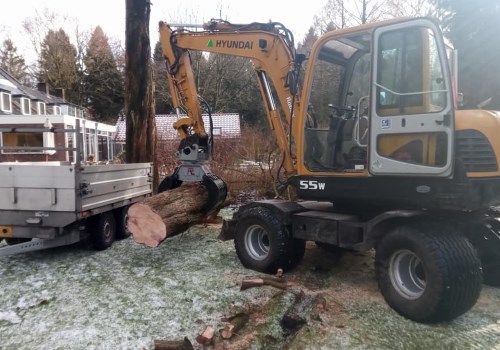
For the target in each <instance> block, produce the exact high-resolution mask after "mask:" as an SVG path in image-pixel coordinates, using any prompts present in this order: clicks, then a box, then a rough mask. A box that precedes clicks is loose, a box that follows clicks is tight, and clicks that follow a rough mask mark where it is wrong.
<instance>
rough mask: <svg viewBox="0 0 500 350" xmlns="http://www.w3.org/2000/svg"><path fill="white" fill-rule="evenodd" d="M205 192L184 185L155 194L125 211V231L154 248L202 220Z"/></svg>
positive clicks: (198, 185) (199, 187) (200, 186)
mask: <svg viewBox="0 0 500 350" xmlns="http://www.w3.org/2000/svg"><path fill="white" fill-rule="evenodd" d="M207 202H208V192H207V189H206V187H205V185H203V183H187V184H183V185H182V186H180V187H177V188H174V189H172V190H168V191H165V192H161V193H158V194H155V195H153V196H151V197H148V198H146V199H144V200H143V201H141V202H139V203H135V204H133V205H132V206H130V208H129V209H128V222H127V228H128V230H129V231H130V232H131V233H132V237H133V238H134V240H135V241H136V242H137V243H141V244H144V245H146V246H148V247H156V246H158V245H159V244H160V243H161V242H162V241H163V240H165V239H166V238H168V237H171V236H175V235H177V234H179V233H182V232H184V231H186V230H187V229H188V228H190V227H191V226H193V225H196V224H198V223H201V222H202V221H203V219H204V218H205V214H204V213H203V208H204V207H205V205H206V204H207Z"/></svg>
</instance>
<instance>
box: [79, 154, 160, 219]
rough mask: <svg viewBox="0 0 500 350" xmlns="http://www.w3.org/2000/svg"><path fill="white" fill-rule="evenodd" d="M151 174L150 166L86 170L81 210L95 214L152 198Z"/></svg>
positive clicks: (86, 168)
mask: <svg viewBox="0 0 500 350" xmlns="http://www.w3.org/2000/svg"><path fill="white" fill-rule="evenodd" d="M150 174H152V171H151V168H150V165H148V164H147V163H133V164H116V165H91V166H85V167H83V168H82V171H81V179H80V191H81V194H82V196H81V203H79V204H77V206H78V210H79V211H87V210H92V209H95V208H99V207H102V206H105V205H109V204H112V203H117V202H123V201H126V200H129V199H131V198H136V197H139V196H142V195H147V194H150V193H151V191H152V182H151V179H150V177H149V176H148V175H150Z"/></svg>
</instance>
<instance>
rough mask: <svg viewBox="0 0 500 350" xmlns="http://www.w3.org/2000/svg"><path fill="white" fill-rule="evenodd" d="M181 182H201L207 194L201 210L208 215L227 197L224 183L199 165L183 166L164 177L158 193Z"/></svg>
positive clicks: (170, 188) (175, 186)
mask: <svg viewBox="0 0 500 350" xmlns="http://www.w3.org/2000/svg"><path fill="white" fill-rule="evenodd" d="M183 182H203V185H204V186H205V188H206V189H207V192H208V201H207V203H206V205H205V206H204V207H203V208H202V213H203V214H205V215H210V214H212V213H213V212H215V211H216V210H218V209H219V208H220V207H221V206H222V205H223V204H224V202H225V200H226V197H227V186H226V183H225V182H224V181H223V180H222V179H221V178H220V177H218V176H217V175H214V174H212V173H211V172H210V171H208V168H207V167H206V166H204V165H200V164H183V165H181V166H179V167H177V168H176V169H175V170H174V173H173V174H172V175H170V176H167V177H165V178H164V179H163V180H162V182H161V183H160V185H159V187H158V193H160V192H164V191H168V190H172V189H174V188H177V187H179V186H181V185H182V183H183Z"/></svg>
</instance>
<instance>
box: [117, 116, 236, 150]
mask: <svg viewBox="0 0 500 350" xmlns="http://www.w3.org/2000/svg"><path fill="white" fill-rule="evenodd" d="M181 117H184V116H181ZM177 119H178V118H177V115H176V114H159V115H157V116H156V130H157V134H158V135H159V138H160V139H161V140H175V139H177V138H178V136H177V133H176V131H175V129H174V128H173V125H174V123H175V121H177ZM212 121H213V128H214V135H216V136H221V137H225V138H231V137H238V136H240V134H241V128H240V116H239V114H237V113H215V114H212ZM203 123H204V124H205V129H207V131H208V129H209V125H210V119H209V116H208V114H204V115H203ZM126 129H127V128H126V120H125V115H124V114H120V116H119V117H118V120H117V122H116V134H115V142H117V143H124V142H125V140H126Z"/></svg>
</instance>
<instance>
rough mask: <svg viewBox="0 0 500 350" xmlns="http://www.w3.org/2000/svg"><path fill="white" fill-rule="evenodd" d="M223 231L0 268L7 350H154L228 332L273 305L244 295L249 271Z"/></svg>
mask: <svg viewBox="0 0 500 350" xmlns="http://www.w3.org/2000/svg"><path fill="white" fill-rule="evenodd" d="M218 233H219V229H218V228H210V227H208V228H200V227H197V228H192V229H191V230H190V231H188V232H187V233H184V234H182V235H179V236H176V237H172V238H169V239H168V240H167V241H165V242H164V243H163V244H161V245H160V246H159V247H158V248H146V247H143V246H142V245H139V244H137V243H135V242H134V241H133V240H132V239H127V240H124V241H120V242H116V243H115V244H114V245H113V247H111V248H110V249H108V250H106V251H101V252H96V251H92V250H88V249H84V248H81V247H79V246H71V247H61V248H56V249H51V250H44V251H39V252H33V253H27V254H19V255H15V256H10V257H2V258H0V264H1V266H2V269H1V270H0V280H1V281H2V292H1V293H0V334H1V336H0V348H1V349H35V348H36V349H142V348H144V349H150V348H152V344H153V340H154V339H170V340H172V339H183V338H184V337H185V336H187V337H188V338H189V339H190V340H191V342H192V343H193V344H196V342H195V341H194V338H195V337H196V335H198V334H199V333H201V332H202V331H203V330H204V329H205V327H206V326H208V325H210V326H212V327H216V329H217V328H218V327H222V325H221V318H222V317H224V316H228V315H227V314H226V313H227V312H229V310H232V309H237V308H238V307H242V306H244V305H252V304H257V303H260V302H262V301H263V300H267V298H268V297H270V296H269V295H266V293H268V291H267V292H266V290H265V289H258V288H257V289H251V290H248V291H244V292H241V291H240V290H239V284H240V282H241V279H242V278H243V277H245V276H247V275H255V273H254V272H252V271H249V270H246V269H244V268H243V267H242V266H241V264H240V262H239V260H238V259H237V257H236V254H235V252H234V246H233V242H232V241H228V242H222V241H219V240H217V239H216V238H215V237H216V236H217V234H218Z"/></svg>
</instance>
